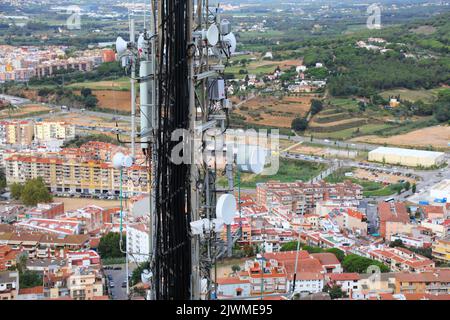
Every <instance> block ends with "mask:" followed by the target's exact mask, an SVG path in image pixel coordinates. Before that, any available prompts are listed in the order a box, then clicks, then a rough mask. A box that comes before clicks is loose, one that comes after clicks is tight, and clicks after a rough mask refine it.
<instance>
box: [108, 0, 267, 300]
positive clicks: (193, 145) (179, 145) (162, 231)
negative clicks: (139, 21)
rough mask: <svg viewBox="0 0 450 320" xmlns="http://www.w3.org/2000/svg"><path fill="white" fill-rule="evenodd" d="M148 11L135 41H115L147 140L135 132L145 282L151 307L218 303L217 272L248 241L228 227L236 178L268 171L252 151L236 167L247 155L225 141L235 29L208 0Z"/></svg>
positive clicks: (175, 1) (170, 2)
mask: <svg viewBox="0 0 450 320" xmlns="http://www.w3.org/2000/svg"><path fill="white" fill-rule="evenodd" d="M149 8H150V9H149V11H150V12H149V14H145V15H144V19H146V20H148V21H146V22H145V23H144V25H145V26H146V27H145V29H144V30H143V31H142V32H141V33H140V35H139V37H138V40H137V43H135V42H134V36H133V37H131V38H130V39H131V40H130V41H129V42H127V41H125V40H123V39H122V38H118V39H117V43H116V49H117V52H118V54H119V56H120V57H121V59H123V58H125V60H123V64H124V66H128V67H129V68H131V75H132V79H131V80H132V81H136V82H137V83H138V84H139V108H140V112H139V114H140V132H138V133H137V134H134V132H135V128H132V137H131V142H132V145H133V146H134V141H135V139H136V138H138V139H139V142H138V143H137V144H138V145H140V149H141V152H143V154H144V155H145V156H146V159H147V164H148V166H149V168H150V176H151V188H150V197H149V199H150V206H149V207H150V225H149V230H150V237H149V238H150V243H149V248H150V253H149V265H150V268H149V269H150V270H146V271H145V274H143V277H142V279H143V281H144V280H145V281H146V282H148V283H149V284H150V292H151V294H150V299H162V300H168V299H184V300H187V299H194V300H198V299H214V298H215V297H216V292H215V279H214V275H213V272H212V271H213V266H214V265H215V264H216V261H217V259H218V258H220V257H221V256H224V255H228V256H230V255H231V249H232V246H233V242H235V241H236V240H237V239H238V238H239V237H240V234H241V230H240V229H239V230H238V231H235V232H234V233H232V232H231V226H230V225H231V223H232V221H233V219H234V217H235V215H236V214H237V211H238V210H237V202H239V200H237V199H236V198H235V196H234V183H235V179H234V171H235V170H236V168H238V169H241V170H242V171H246V170H247V171H252V172H254V173H260V172H261V171H262V169H263V167H264V160H265V156H264V154H262V153H261V152H260V150H257V149H251V150H250V151H244V152H249V153H250V155H249V156H244V160H243V165H241V166H240V167H236V165H235V154H236V152H241V151H240V149H239V150H238V151H236V150H235V148H234V147H233V146H231V147H230V146H228V145H227V141H226V139H225V132H226V131H227V129H228V127H229V122H230V121H229V115H230V112H231V110H232V103H231V101H230V100H229V99H228V98H227V82H226V80H225V76H224V70H225V64H226V62H227V60H228V59H229V58H230V57H231V55H232V54H233V53H234V52H235V50H236V38H235V36H234V34H233V33H232V31H231V23H230V21H228V20H227V19H222V18H221V15H220V10H219V7H211V6H210V5H209V3H208V0H150V6H149ZM130 30H131V31H132V33H134V26H131V27H130ZM136 71H137V72H138V74H139V75H138V76H137V77H136V76H135V75H134V73H135V72H136ZM132 95H134V92H133V93H132ZM135 99H136V97H135V96H132V101H133V102H134V101H135ZM132 106H133V103H132ZM132 117H134V113H133V112H132ZM132 123H134V119H133V121H132ZM225 154H226V156H224V155H225ZM133 155H134V149H133ZM255 159H256V161H255ZM250 160H251V161H253V163H252V164H250V163H249V162H250ZM241 164H242V163H241ZM221 174H224V175H225V176H226V178H227V181H228V187H226V188H222V189H220V188H219V187H218V184H217V178H218V176H219V175H221ZM225 229H226V235H227V236H226V241H222V240H221V234H222V231H223V230H225Z"/></svg>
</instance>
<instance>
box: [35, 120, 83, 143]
mask: <svg viewBox="0 0 450 320" xmlns="http://www.w3.org/2000/svg"><path fill="white" fill-rule="evenodd" d="M34 137H35V139H36V141H38V142H39V143H46V142H49V141H52V140H63V141H67V140H71V139H74V138H75V126H74V125H73V124H70V123H67V122H65V121H41V122H37V123H36V124H35V125H34Z"/></svg>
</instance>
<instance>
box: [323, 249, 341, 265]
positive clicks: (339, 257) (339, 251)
mask: <svg viewBox="0 0 450 320" xmlns="http://www.w3.org/2000/svg"><path fill="white" fill-rule="evenodd" d="M325 252H328V253H332V254H334V255H335V256H336V258H337V259H338V260H339V262H342V260H344V258H345V252H344V251H342V250H340V249H338V248H330V249H327V250H325Z"/></svg>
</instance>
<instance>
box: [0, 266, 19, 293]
mask: <svg viewBox="0 0 450 320" xmlns="http://www.w3.org/2000/svg"><path fill="white" fill-rule="evenodd" d="M18 291H19V273H18V272H12V271H0V300H15V299H16V297H17V293H18Z"/></svg>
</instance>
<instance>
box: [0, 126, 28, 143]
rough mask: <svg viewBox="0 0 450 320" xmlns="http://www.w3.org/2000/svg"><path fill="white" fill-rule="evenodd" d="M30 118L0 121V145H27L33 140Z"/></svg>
mask: <svg viewBox="0 0 450 320" xmlns="http://www.w3.org/2000/svg"><path fill="white" fill-rule="evenodd" d="M33 131H34V124H33V121H31V120H8V121H0V145H18V146H29V145H30V144H31V143H32V142H33Z"/></svg>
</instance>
